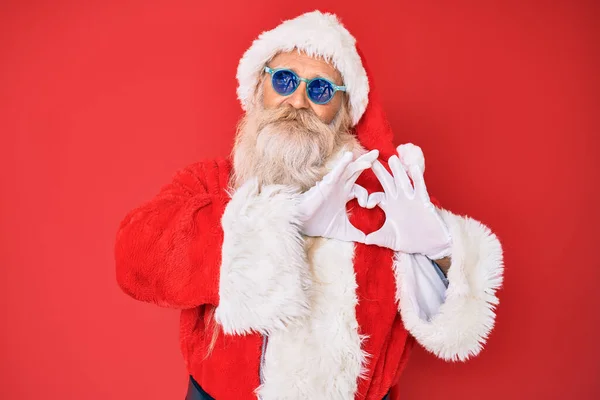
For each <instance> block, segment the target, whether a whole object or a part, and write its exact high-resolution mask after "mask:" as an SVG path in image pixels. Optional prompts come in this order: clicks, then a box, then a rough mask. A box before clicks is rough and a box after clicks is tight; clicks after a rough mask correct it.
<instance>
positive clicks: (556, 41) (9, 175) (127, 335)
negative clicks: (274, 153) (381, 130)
mask: <svg viewBox="0 0 600 400" xmlns="http://www.w3.org/2000/svg"><path fill="white" fill-rule="evenodd" d="M63 3H64V4H61V2H59V1H46V2H42V1H37V2H36V1H29V2H25V1H4V2H2V5H0V133H1V142H0V143H1V145H0V178H1V185H0V188H1V190H2V192H1V196H0V198H1V206H0V234H1V236H0V240H1V241H0V266H1V269H0V270H1V272H2V275H1V277H0V285H1V286H0V296H1V297H0V300H1V304H2V307H1V310H2V315H1V323H2V326H1V329H0V332H1V333H0V334H1V337H2V341H1V349H2V353H1V360H2V363H1V364H0V379H1V381H0V398H3V399H34V398H39V396H40V395H43V397H44V398H47V399H89V400H93V399H114V400H119V399H145V400H150V399H157V400H158V399H160V400H162V399H173V398H182V397H183V392H184V390H185V384H186V376H185V370H184V366H183V361H182V359H181V356H180V354H179V348H178V338H177V335H178V314H177V312H175V311H171V310H166V309H159V308H157V307H154V306H151V305H146V304H142V303H137V302H135V301H133V300H131V299H129V298H128V297H126V296H125V295H124V294H123V293H122V292H121V291H120V289H119V288H118V287H117V285H116V283H115V274H114V265H113V254H112V246H113V240H114V235H115V232H116V228H117V224H118V223H119V221H120V219H121V218H122V217H123V216H124V215H125V213H126V212H127V211H128V210H129V209H131V208H132V207H134V206H136V205H137V204H139V203H140V202H142V201H144V200H146V199H148V198H149V197H150V196H152V195H153V194H154V193H156V191H157V190H158V189H159V187H160V186H161V185H162V184H164V183H166V182H167V181H168V180H169V178H170V177H171V175H172V174H173V172H174V171H175V170H176V169H177V168H180V167H182V166H184V165H185V164H187V163H190V162H193V161H194V160H197V159H199V158H204V157H215V156H222V155H226V154H227V152H228V151H229V149H230V146H231V143H232V139H233V133H234V126H235V123H236V120H237V118H238V117H239V116H240V113H241V110H240V108H239V105H238V103H237V100H236V95H235V86H236V82H235V71H236V66H237V61H238V59H239V57H240V56H241V55H242V53H243V51H244V50H245V49H246V48H247V47H248V46H249V45H250V43H251V41H252V39H253V38H255V37H256V36H257V34H258V33H259V32H260V31H261V30H264V29H268V28H270V27H273V26H274V25H276V24H277V23H278V22H279V21H280V20H282V19H284V18H289V17H293V16H295V15H298V14H299V13H301V12H304V11H309V10H312V9H314V8H317V7H319V8H321V9H327V10H335V11H336V12H337V13H338V14H339V15H340V16H341V17H342V18H343V21H344V22H345V23H346V25H347V26H348V27H349V29H350V30H351V31H352V32H353V33H354V35H355V36H356V37H357V38H358V41H359V44H360V45H361V47H362V49H363V51H364V53H365V55H366V57H368V61H369V64H370V65H371V67H372V69H373V70H374V75H373V76H372V77H371V78H372V79H374V80H375V81H376V82H377V85H378V87H379V88H380V89H381V92H382V93H381V97H382V100H383V101H384V103H385V106H386V108H387V110H388V113H389V115H390V119H391V122H392V125H393V127H394V129H395V132H396V138H397V140H398V142H414V143H417V144H419V145H420V146H421V147H422V148H423V150H424V152H425V154H426V157H427V164H428V168H427V174H426V179H427V181H428V185H429V189H430V191H431V192H432V193H433V194H434V195H435V196H436V197H437V198H438V199H439V200H440V201H442V203H444V204H445V206H446V207H447V208H449V209H451V210H453V211H454V212H457V213H466V214H469V215H471V216H473V217H474V218H476V219H479V220H481V221H483V222H484V223H486V224H487V225H489V226H490V227H491V228H492V229H493V230H494V231H495V232H496V233H497V234H498V236H499V237H500V239H501V240H502V242H503V244H504V249H505V261H506V274H505V277H506V282H505V287H504V289H503V290H502V291H501V292H500V296H501V305H500V307H499V309H498V319H497V328H496V329H495V330H494V332H493V334H492V335H491V337H490V340H489V344H488V346H487V347H486V349H485V351H484V352H483V353H482V354H481V356H480V357H478V358H476V359H474V360H472V361H470V362H468V363H465V364H446V363H444V362H442V361H439V360H437V359H435V358H434V357H433V356H431V355H429V354H428V353H426V352H424V351H423V350H422V349H420V348H419V349H418V350H417V351H416V352H415V354H414V356H413V358H412V359H411V361H410V363H409V367H408V369H407V370H406V373H405V374H404V376H403V378H402V384H403V388H402V392H403V393H404V395H405V396H404V399H407V400H410V399H441V398H444V399H461V400H464V399H478V398H482V397H485V398H487V399H506V398H511V399H514V400H516V399H567V398H568V399H592V398H599V396H600V383H599V381H598V377H599V376H600V375H599V372H600V368H599V367H600V361H599V357H598V356H600V354H599V353H600V345H599V344H598V337H597V336H598V334H599V333H600V332H599V329H598V327H599V326H600V313H599V312H598V306H600V296H598V295H597V290H598V287H599V285H600V283H599V282H600V272H599V269H600V268H599V267H600V265H599V262H598V256H597V253H596V252H597V250H598V244H597V242H598V239H599V238H600V235H599V234H598V226H599V225H600V215H599V212H598V207H597V206H593V205H594V204H597V198H598V197H597V192H598V183H599V182H600V176H599V175H600V173H599V172H600V171H599V163H598V162H597V161H596V156H597V155H598V151H599V150H600V148H599V147H600V146H599V139H598V135H599V134H600V129H599V128H600V126H599V125H600V124H599V123H598V111H599V101H598V93H599V89H600V87H599V79H598V71H599V67H600V63H599V60H598V48H599V47H598V41H597V37H598V36H597V35H598V28H597V27H596V26H595V25H596V24H597V21H598V19H599V15H598V8H599V7H598V6H597V4H598V3H597V2H593V1H589V2H583V1H556V2H552V3H551V2H541V1H540V2H533V1H493V2H492V1H476V0H473V1H466V0H459V1H456V2H443V1H432V0H426V1H418V2H415V1H407V0H403V1H395V2H391V1H390V2H381V1H369V2H368V4H369V8H368V9H365V4H367V3H364V2H356V4H355V5H349V4H348V2H347V1H346V2H345V1H319V2H317V1H305V2H287V3H286V2H284V3H282V2H273V1H253V2H249V4H247V3H243V2H242V1H238V2H237V3H238V4H231V2H218V1H217V2H201V1H191V0H190V1H180V2H172V1H166V0H163V1H154V2H149V1H141V0H140V1H135V2H134V1H129V2H122V1H107V0H105V1H96V2H91V1H86V2H83V1H80V2H72V3H73V4H67V3H66V2H63ZM202 3H206V4H202Z"/></svg>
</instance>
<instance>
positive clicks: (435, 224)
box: [299, 143, 452, 259]
mask: <svg viewBox="0 0 600 400" xmlns="http://www.w3.org/2000/svg"><path fill="white" fill-rule="evenodd" d="M397 151H398V154H399V155H400V157H402V161H400V158H399V157H398V155H393V156H391V157H390V158H389V160H388V165H389V166H390V169H391V171H392V173H391V174H390V173H389V172H388V171H387V170H386V169H385V167H384V166H383V164H381V163H380V162H379V161H377V157H378V156H379V152H378V151H377V150H373V151H370V152H369V153H367V154H363V155H362V156H360V157H358V158H357V159H356V160H355V161H352V159H353V155H352V153H351V152H348V153H345V154H344V155H343V156H342V158H341V159H340V160H339V161H338V162H337V164H336V165H335V167H334V168H333V169H332V171H331V172H330V173H329V174H327V175H326V176H325V177H324V178H323V179H322V180H321V181H319V182H318V183H317V184H316V185H315V186H313V187H312V188H311V189H310V190H309V191H307V192H305V193H303V194H302V196H301V197H300V204H299V210H300V213H299V222H300V224H301V226H302V232H303V233H304V234H305V235H307V236H322V237H327V238H333V239H338V240H343V241H351V242H358V243H364V244H369V245H371V244H372V245H377V246H380V247H387V248H389V249H392V250H394V251H402V252H404V253H420V254H423V255H425V256H427V257H430V258H431V259H438V258H443V257H446V256H447V255H449V254H450V250H451V243H452V240H451V236H450V232H449V230H448V227H447V226H446V224H445V223H444V221H443V220H442V217H441V215H440V214H439V213H438V212H437V210H436V209H435V207H434V206H433V204H432V203H431V200H430V198H429V194H428V193H427V187H426V186H425V180H424V178H423V171H424V169H425V158H424V157H423V152H422V151H421V149H420V148H419V147H418V146H415V145H413V144H411V143H407V144H404V145H400V146H399V147H398V148H397ZM367 169H371V170H372V171H373V173H374V174H375V176H376V177H377V179H378V180H379V182H380V183H381V186H382V188H383V192H375V193H371V194H368V192H367V190H366V189H365V188H364V187H362V186H360V185H357V184H356V180H357V179H358V177H359V176H360V175H361V174H362V172H363V171H365V170H367ZM352 199H356V200H357V201H358V204H359V206H360V207H362V208H366V209H372V208H374V207H376V206H379V208H381V209H382V210H383V211H384V213H385V220H384V222H383V225H382V226H381V227H380V228H379V229H378V230H376V231H375V232H371V233H368V234H366V233H365V232H363V231H361V230H359V229H358V228H357V227H355V226H354V225H353V224H352V223H351V222H350V219H349V218H348V214H347V213H346V204H347V203H348V201H350V200H352Z"/></svg>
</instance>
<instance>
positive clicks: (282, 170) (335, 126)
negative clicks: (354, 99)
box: [233, 106, 360, 190]
mask: <svg viewBox="0 0 600 400" xmlns="http://www.w3.org/2000/svg"><path fill="white" fill-rule="evenodd" d="M347 114H348V113H347V110H346V109H345V108H343V109H342V110H340V112H339V113H338V115H337V116H336V117H335V118H334V120H333V121H332V122H331V123H330V124H325V123H323V122H321V120H320V119H319V118H318V117H317V116H316V115H315V114H314V113H313V112H312V111H310V110H305V109H300V110H297V109H295V108H293V107H290V106H282V107H278V108H276V109H264V108H258V109H255V110H254V111H250V112H248V113H247V114H246V115H245V116H244V117H243V119H242V121H241V123H240V125H239V127H238V133H237V137H236V143H235V146H234V152H233V163H234V180H233V186H234V187H235V188H237V187H239V186H240V185H242V184H243V183H244V182H245V181H247V180H248V179H250V178H254V177H256V178H258V181H259V184H261V185H269V184H283V185H291V186H295V187H298V188H300V189H302V190H307V189H308V188H310V187H311V186H313V185H314V184H315V183H316V182H317V181H318V180H319V179H321V178H322V177H323V175H324V174H325V173H326V169H325V163H326V162H327V161H328V160H329V159H330V158H331V157H332V156H333V155H334V154H336V152H338V151H339V150H341V149H342V148H344V147H346V148H348V150H352V149H353V148H356V147H360V146H359V145H358V141H357V140H356V139H355V137H354V136H353V135H352V134H350V133H349V131H348V130H349V126H350V124H349V116H348V115H347Z"/></svg>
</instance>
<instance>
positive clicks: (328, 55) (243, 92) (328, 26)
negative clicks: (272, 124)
mask: <svg viewBox="0 0 600 400" xmlns="http://www.w3.org/2000/svg"><path fill="white" fill-rule="evenodd" d="M294 49H298V50H300V51H303V52H304V53H306V54H308V55H309V56H313V57H314V56H318V57H322V58H324V59H325V60H327V61H328V62H330V63H331V65H333V66H334V67H335V68H336V69H337V70H338V71H339V72H340V73H341V75H342V79H343V84H344V86H346V93H347V95H348V96H349V105H350V115H351V117H352V125H353V126H354V127H355V133H356V135H357V137H358V140H359V142H360V143H361V144H362V145H363V146H364V147H365V148H366V149H368V150H371V149H378V150H379V151H380V154H381V155H382V156H383V157H385V159H387V157H389V156H390V155H392V154H395V149H394V146H393V133H392V130H391V128H390V125H389V123H388V121H387V118H386V117H385V113H384V112H383V110H382V108H381V105H380V104H379V102H378V101H377V99H376V98H375V94H374V88H373V83H372V82H369V78H368V68H367V65H366V63H365V61H364V57H363V56H362V53H361V52H360V50H359V49H358V48H357V46H356V39H355V38H354V37H353V36H352V35H351V34H350V32H348V30H347V29H346V28H345V27H344V25H342V23H341V22H340V20H339V19H338V17H337V16H336V15H334V14H330V13H322V12H320V11H312V12H309V13H306V14H302V15H300V16H298V17H296V18H293V19H290V20H287V21H284V22H282V23H281V24H280V25H278V26H277V27H275V28H274V29H272V30H269V31H265V32H263V33H261V34H260V36H259V37H258V38H257V39H256V40H254V42H253V43H252V45H251V46H250V48H249V49H248V50H246V52H245V53H244V55H243V57H242V58H241V59H240V63H239V65H238V70H237V80H238V88H237V95H238V98H239V100H240V102H241V104H242V108H243V109H244V110H248V108H249V106H250V103H251V102H252V98H253V96H254V91H255V89H256V86H257V83H258V80H259V78H260V76H261V74H262V73H263V71H264V67H265V65H266V63H267V62H268V61H269V60H270V59H271V58H273V57H274V56H275V55H276V54H278V53H280V52H287V51H292V50H294Z"/></svg>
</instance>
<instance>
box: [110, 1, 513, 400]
mask: <svg viewBox="0 0 600 400" xmlns="http://www.w3.org/2000/svg"><path fill="white" fill-rule="evenodd" d="M293 49H299V50H302V51H304V52H306V53H307V54H308V55H316V56H321V57H326V58H327V59H330V60H331V62H332V63H333V65H334V66H335V67H336V68H337V69H338V70H339V71H340V73H341V75H342V77H343V80H344V85H345V86H346V88H347V95H348V96H349V104H350V112H351V116H352V120H353V125H354V134H355V135H356V136H357V138H358V140H359V141H360V143H361V144H362V146H363V147H364V148H365V149H367V150H370V149H378V150H379V151H380V154H381V155H382V156H383V157H382V158H383V159H385V160H387V159H388V157H389V156H391V155H392V154H394V153H395V148H394V145H393V142H392V140H393V135H392V132H391V129H390V126H389V124H388V122H387V120H386V117H385V115H384V112H383V110H382V108H381V106H380V104H379V103H378V101H377V98H376V96H375V91H374V88H373V84H372V82H369V80H368V74H367V71H368V69H367V66H366V64H365V60H364V58H363V57H361V55H360V53H359V51H358V50H357V48H356V46H355V39H354V38H353V37H352V36H351V35H350V33H349V32H348V31H347V30H346V29H345V28H344V27H343V25H342V24H341V23H340V22H339V20H338V19H337V17H335V16H334V15H331V14H323V13H320V12H318V11H315V12H312V13H307V14H304V15H302V16H300V17H298V18H295V19H292V20H288V21H285V22H283V23H282V24H281V25H279V26H278V27H276V28H275V29H273V30H271V31H267V32H264V33H262V34H261V35H260V36H259V38H258V39H256V40H255V41H254V42H253V44H252V46H251V47H250V48H249V49H248V50H247V51H246V53H245V54H244V56H243V58H242V59H241V61H240V64H239V68H238V74H237V79H238V82H239V87H238V97H239V99H240V100H241V103H242V106H243V107H244V108H245V109H246V107H247V104H248V102H249V101H250V99H251V96H253V95H254V90H255V88H256V85H257V82H258V79H259V76H260V74H261V73H262V72H263V70H264V67H265V64H266V63H267V62H268V61H269V60H270V59H271V58H272V57H273V56H274V55H276V54H277V53H279V52H282V51H290V50H293ZM231 174H232V163H231V161H230V160H229V159H223V160H212V161H203V162H198V163H196V164H194V165H190V166H189V167H187V168H184V169H183V170H181V171H179V172H178V173H177V174H176V175H175V177H174V179H173V181H172V182H171V183H170V184H168V185H166V186H165V187H163V188H162V190H161V191H160V193H159V194H158V195H157V196H156V197H155V198H154V199H152V200H151V201H149V202H147V203H146V204H144V205H142V206H140V207H138V208H136V209H134V210H133V211H131V212H130V213H129V214H128V215H127V216H126V218H125V219H124V220H123V222H122V223H121V226H120V229H119V232H118V236H117V241H116V248H115V249H116V268H117V279H118V282H119V284H120V286H121V287H122V288H123V290H124V291H125V292H126V293H128V294H129V295H131V296H132V297H134V298H136V299H138V300H142V301H147V302H152V303H155V304H157V305H160V306H164V307H172V308H177V309H181V350H182V352H183V356H184V359H185V362H186V365H187V369H188V371H189V373H190V375H191V376H193V377H194V378H195V380H196V381H197V382H198V383H199V384H200V385H201V386H202V388H203V389H204V390H205V391H206V392H207V393H209V394H210V395H211V396H212V397H213V398H215V399H217V400H244V399H256V398H257V397H258V396H259V397H260V398H261V399H263V400H271V399H327V400H332V399H358V400H362V399H367V400H380V399H382V397H383V396H384V395H385V394H386V393H388V392H390V389H391V396H390V398H392V399H398V398H399V397H398V396H399V395H398V393H396V391H395V390H394V387H395V385H396V384H397V383H398V381H399V377H400V373H401V371H402V370H403V368H404V366H405V364H406V361H407V359H408V356H409V354H410V350H411V348H412V346H413V344H414V341H415V340H416V341H417V342H419V343H420V344H421V345H422V346H423V347H424V348H425V349H427V350H428V351H430V352H432V353H433V354H435V355H436V356H438V357H440V358H443V359H445V360H448V361H457V360H461V361H462V360H466V359H468V358H469V357H471V356H474V355H476V354H478V353H479V352H480V351H481V349H482V346H483V344H484V343H485V341H486V339H487V337H488V334H489V333H490V331H491V329H492V328H493V325H494V319H495V314H494V307H495V305H496V304H497V303H498V299H497V297H496V296H495V292H496V290H497V289H498V288H499V287H500V285H501V283H502V270H503V264H502V248H501V245H500V242H499V241H498V239H497V237H496V236H495V235H494V234H493V233H492V232H491V231H490V230H489V229H488V228H487V227H486V226H484V225H482V224H481V223H480V222H478V221H476V220H474V219H472V218H470V217H466V216H459V215H455V214H453V213H451V212H449V211H448V210H445V209H443V208H441V207H439V205H438V204H437V203H436V202H435V201H434V204H435V205H436V209H437V211H438V212H439V215H440V216H441V218H442V220H443V221H444V222H445V224H446V225H447V227H448V229H449V232H450V234H451V236H452V247H451V260H452V261H451V266H450V269H449V271H448V281H449V286H448V288H447V289H446V288H445V287H444V288H443V290H444V292H443V297H442V298H441V299H440V301H438V302H437V304H436V303H435V301H434V302H433V304H427V300H426V298H427V295H424V293H428V292H436V291H437V292H438V293H439V290H440V289H439V284H440V281H439V280H437V282H436V278H437V277H436V276H435V272H434V270H433V268H431V264H429V266H428V267H427V266H426V265H425V264H427V262H429V260H427V259H426V257H425V256H423V255H420V254H407V253H402V252H397V251H396V252H395V251H393V250H390V249H388V248H383V247H378V246H374V245H365V244H362V243H353V242H344V241H339V240H335V239H326V238H318V239H316V240H317V241H318V245H314V243H313V245H314V246H312V247H311V248H310V249H308V250H307V239H306V237H305V236H303V235H302V234H301V232H300V231H299V228H298V224H297V223H296V222H295V221H296V220H297V212H298V211H297V201H296V200H297V199H296V195H295V194H294V193H292V192H290V191H281V190H277V189H273V190H270V189H269V188H268V187H267V188H263V189H262V190H258V188H257V186H255V185H245V186H243V187H242V188H240V189H238V190H236V191H232V190H230V186H229V184H230V178H231ZM358 183H359V184H360V185H361V186H363V187H365V188H366V189H367V190H368V191H369V192H374V191H381V186H380V183H379V181H378V180H377V179H376V177H375V176H374V175H373V173H372V172H371V171H370V170H367V171H365V172H364V173H363V174H362V175H361V176H360V178H359V180H358ZM350 209H351V210H352V212H351V213H349V215H350V221H351V222H352V224H353V225H354V226H356V227H358V228H359V229H361V230H362V231H364V232H371V231H375V230H377V228H378V227H380V226H381V225H382V223H383V222H384V219H385V215H384V214H383V213H382V212H381V210H376V209H375V210H367V209H365V208H362V207H359V206H358V204H356V200H353V201H351V202H349V203H348V210H350ZM432 274H433V275H432ZM436 285H437V286H436ZM423 299H425V300H423ZM213 314H214V316H215V317H216V320H217V321H218V324H219V325H218V328H219V329H218V336H217V337H216V341H214V343H211V342H212V341H213V334H212V333H213V332H214V328H215V318H212V317H211V316H212V315H213ZM267 339H268V340H267ZM210 347H213V349H212V351H209V348H210Z"/></svg>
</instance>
